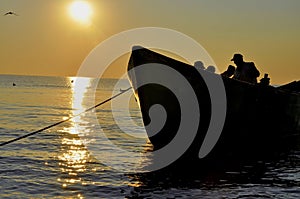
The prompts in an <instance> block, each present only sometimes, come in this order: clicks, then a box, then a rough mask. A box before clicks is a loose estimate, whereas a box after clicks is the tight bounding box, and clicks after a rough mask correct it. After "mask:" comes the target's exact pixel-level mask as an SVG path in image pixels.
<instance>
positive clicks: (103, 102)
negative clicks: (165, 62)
mask: <svg viewBox="0 0 300 199" xmlns="http://www.w3.org/2000/svg"><path fill="white" fill-rule="evenodd" d="M131 88H132V87H129V88H127V89H124V90H123V89H122V90H121V89H120V92H119V93H118V94H116V95H114V96H112V97H110V98H108V99H106V100H104V101H102V102H100V103H99V104H96V105H95V106H92V107H90V108H88V109H86V110H84V111H82V112H81V113H78V114H76V115H73V116H72V117H68V118H67V119H64V120H61V121H59V122H56V123H54V124H51V125H49V126H46V127H44V128H41V129H39V130H36V131H34V132H31V133H28V134H25V135H23V136H20V137H17V138H14V139H11V140H9V141H6V142H3V143H1V144H0V147H1V146H4V145H7V144H10V143H13V142H16V141H18V140H21V139H24V138H27V137H29V136H32V135H35V134H37V133H40V132H42V131H44V130H47V129H50V128H52V127H54V126H57V125H59V124H62V123H65V122H67V121H69V120H71V119H73V118H74V117H77V116H79V115H81V114H83V113H86V112H89V111H91V110H93V109H95V108H97V107H99V106H101V105H103V104H105V103H106V102H109V101H111V100H112V99H114V98H116V97H118V96H120V95H122V94H124V93H126V92H127V91H129V90H130V89H131Z"/></svg>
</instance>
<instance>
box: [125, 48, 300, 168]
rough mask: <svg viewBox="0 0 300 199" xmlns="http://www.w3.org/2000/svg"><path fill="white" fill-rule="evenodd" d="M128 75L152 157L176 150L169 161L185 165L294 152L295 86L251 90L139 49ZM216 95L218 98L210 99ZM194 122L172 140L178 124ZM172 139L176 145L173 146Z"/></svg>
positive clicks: (298, 109) (298, 103) (297, 128)
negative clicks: (197, 118) (186, 109)
mask: <svg viewBox="0 0 300 199" xmlns="http://www.w3.org/2000/svg"><path fill="white" fill-rule="evenodd" d="M127 70H128V77H129V81H130V83H131V85H132V88H133V91H134V95H135V98H136V101H137V102H138V104H139V107H140V110H141V114H142V119H143V122H144V126H145V129H146V132H147V135H148V138H149V141H150V142H151V143H152V145H153V151H154V152H155V151H161V152H162V153H164V151H163V150H167V152H165V153H166V154H167V155H165V156H164V158H167V157H168V156H172V154H173V151H172V150H174V151H175V150H176V149H177V148H181V149H180V150H179V152H178V151H177V152H176V151H175V152H174V153H177V155H176V154H175V155H174V156H173V157H172V158H173V159H176V161H177V159H178V161H180V160H181V161H184V162H186V161H190V160H192V161H195V160H202V161H203V160H215V159H229V158H231V159H248V158H250V157H251V158H252V157H265V156H269V155H270V154H274V153H276V154H278V153H282V152H285V151H289V150H291V149H293V148H294V147H297V146H299V143H300V142H299V137H300V89H299V85H300V82H299V81H295V82H292V83H289V84H287V85H285V86H280V87H274V86H271V85H265V84H260V83H257V84H250V83H247V82H242V81H239V80H235V79H232V78H228V77H224V76H222V75H220V74H216V73H211V72H208V71H206V70H201V71H199V70H197V69H196V68H195V67H194V66H192V65H190V64H187V63H184V62H182V61H178V60H176V59H174V58H171V57H169V56H166V55H163V54H162V53H158V52H155V51H154V50H150V49H147V48H144V47H141V46H134V47H133V48H132V52H131V55H130V58H129V61H128V68H127ZM168 72H170V73H171V74H168ZM208 81H210V82H212V85H215V86H216V85H217V86H218V88H216V89H214V88H211V85H208ZM214 81H215V82H216V83H215V84H214ZM220 82H221V83H222V84H220ZM186 84H188V85H186ZM187 90H189V91H187ZM215 90H219V91H218V92H220V93H221V94H222V95H219V96H218V94H216V93H215V94H212V92H214V91H215ZM190 91H192V92H193V93H190ZM178 95H179V97H178ZM195 96H196V102H197V104H196V105H195V103H194V102H195V100H194V101H193V99H192V98H193V97H195ZM222 97H223V98H222ZM179 98H180V99H179ZM213 98H214V99H213ZM216 98H217V99H216ZM221 98H222V99H221ZM184 100H186V102H185V103H188V104H192V105H191V106H190V107H188V110H189V111H190V112H191V115H190V114H189V112H188V113H184V111H185V110H183V107H182V101H184ZM193 103H194V104H193ZM214 106H217V111H216V110H215V108H214ZM194 110H196V111H194ZM155 111H157V113H155ZM197 111H199V114H198V115H197ZM192 112H196V114H194V113H192ZM183 114H185V115H183ZM195 116H196V117H199V118H200V119H199V121H197V120H196V121H197V124H195V125H194V124H187V125H190V128H185V129H184V130H183V132H180V134H181V135H179V136H178V137H177V134H178V132H179V131H180V130H181V131H182V129H180V128H181V126H180V123H182V122H183V121H184V120H185V121H189V120H194V118H193V117H195ZM218 116H220V117H218ZM184 117H185V118H184ZM152 122H154V123H156V124H155V125H151V123H152ZM193 125H194V126H193ZM195 127H197V128H196V132H195V133H193V132H191V131H195ZM217 131H220V132H217ZM175 139H177V140H178V139H180V140H179V142H175V143H173V142H174V140H175ZM170 145H172V146H170ZM183 145H184V146H183ZM169 146H170V147H169ZM172 147H173V148H172ZM170 150H171V151H170ZM174 161H175V160H174Z"/></svg>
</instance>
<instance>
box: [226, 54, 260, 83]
mask: <svg viewBox="0 0 300 199" xmlns="http://www.w3.org/2000/svg"><path fill="white" fill-rule="evenodd" d="M231 61H233V62H234V63H235V65H236V66H237V67H236V70H235V72H234V75H233V78H234V79H237V80H241V81H245V82H249V83H253V84H256V83H257V80H256V78H257V77H259V75H260V73H259V71H258V70H257V68H256V66H255V65H254V63H253V62H244V60H243V55H241V54H234V56H233V58H232V59H231Z"/></svg>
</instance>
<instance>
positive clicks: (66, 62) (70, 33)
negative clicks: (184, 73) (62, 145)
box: [0, 0, 300, 84]
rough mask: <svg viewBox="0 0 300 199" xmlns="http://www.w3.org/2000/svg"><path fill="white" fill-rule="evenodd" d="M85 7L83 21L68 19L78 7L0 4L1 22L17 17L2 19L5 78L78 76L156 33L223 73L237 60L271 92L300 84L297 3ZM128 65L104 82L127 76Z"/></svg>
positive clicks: (27, 0) (211, 0)
mask: <svg viewBox="0 0 300 199" xmlns="http://www.w3.org/2000/svg"><path fill="white" fill-rule="evenodd" d="M85 1H86V2H88V3H89V5H90V8H91V10H92V13H90V18H89V19H88V20H86V21H84V20H80V19H78V18H77V20H76V19H74V16H71V14H70V5H71V4H72V3H74V2H75V0H1V1H0V14H1V15H4V14H5V13H6V12H8V11H14V12H15V13H17V14H18V16H15V15H6V16H0V26H1V31H0V74H25V75H29V74H30V75H55V76H74V75H76V73H77V70H78V68H79V67H80V65H81V63H82V62H83V60H84V59H85V57H86V56H87V55H88V54H89V52H90V51H91V50H92V49H93V48H95V47H96V46H97V45H98V44H99V43H100V42H102V41H103V40H105V39H108V38H109V37H110V36H112V35H114V34H117V33H120V32H121V31H125V30H129V29H132V28H140V27H149V26H152V27H162V28H169V29H173V30H176V31H179V32H181V33H184V34H186V35H187V36H189V37H191V38H193V39H195V40H196V41H197V42H199V43H200V44H201V45H202V46H203V47H204V48H205V49H206V50H207V52H208V53H209V54H210V56H211V57H212V58H213V60H214V61H215V63H216V65H217V67H218V68H219V70H220V71H223V70H225V69H226V68H227V66H228V65H229V64H232V63H231V62H230V59H231V58H232V55H233V54H234V53H236V52H240V53H242V54H243V55H244V58H245V60H246V61H253V62H255V64H256V66H257V67H258V68H259V70H260V72H261V75H263V74H264V73H269V75H270V77H271V83H273V84H282V83H286V82H289V81H292V80H299V79H300V70H299V63H298V57H299V56H298V52H300V40H299V37H300V20H299V19H300V12H299V9H300V1H299V0H251V1H248V0H226V1H220V0H185V1H183V0H151V1H150V0H149V1H146V0H85ZM75 18H76V17H75ZM126 61H127V58H126V56H125V58H124V59H121V60H119V61H116V62H115V63H114V65H115V66H113V67H112V68H111V71H109V72H108V73H107V76H108V77H115V76H116V77H117V76H119V75H120V74H121V73H124V71H125V70H126V65H127V63H126ZM114 67H115V69H114Z"/></svg>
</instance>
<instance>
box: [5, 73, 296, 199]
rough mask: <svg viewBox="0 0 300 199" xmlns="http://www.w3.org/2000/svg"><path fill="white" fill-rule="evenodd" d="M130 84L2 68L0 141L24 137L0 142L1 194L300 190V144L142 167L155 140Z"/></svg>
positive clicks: (279, 194)
mask: <svg viewBox="0 0 300 199" xmlns="http://www.w3.org/2000/svg"><path fill="white" fill-rule="evenodd" d="M127 88H130V84H129V82H128V81H127V79H121V80H117V79H98V78H84V77H46V76H21V75H0V144H1V143H2V144H3V143H7V141H10V140H13V139H15V138H20V139H19V140H16V141H12V142H11V143H7V144H3V145H2V146H0V198H14V199H15V198H282V199H286V198H294V199H298V198H300V150H299V149H294V150H292V151H290V152H288V154H285V155H283V156H280V157H278V158H275V159H268V160H257V161H254V162H253V161H251V162H245V163H243V164H241V165H239V166H238V167H236V166H233V167H228V166H227V167H226V168H225V167H224V169H218V170H214V169H210V170H207V171H206V170H203V169H202V168H201V167H199V169H195V170H193V171H192V174H191V172H187V174H185V172H184V171H183V172H180V173H178V172H175V171H173V170H172V171H166V170H163V172H160V171H159V170H158V171H147V170H143V168H146V167H147V165H149V164H151V149H152V148H151V143H149V141H148V140H147V137H146V133H145V129H144V127H143V122H142V117H141V113H140V109H139V106H138V104H137V102H136V100H135V98H134V96H133V93H132V90H128V91H126V89H127ZM95 106H97V107H95ZM26 135H27V137H26ZM22 136H24V137H23V138H22ZM189 166H190V165H186V170H189ZM220 167H221V168H222V165H220Z"/></svg>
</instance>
